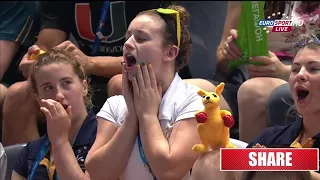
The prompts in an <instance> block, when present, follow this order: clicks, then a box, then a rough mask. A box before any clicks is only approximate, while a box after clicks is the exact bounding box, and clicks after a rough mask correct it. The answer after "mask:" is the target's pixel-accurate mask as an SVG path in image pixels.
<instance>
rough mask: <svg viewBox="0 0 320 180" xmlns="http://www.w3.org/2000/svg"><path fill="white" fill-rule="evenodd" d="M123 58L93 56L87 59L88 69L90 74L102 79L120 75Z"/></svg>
mask: <svg viewBox="0 0 320 180" xmlns="http://www.w3.org/2000/svg"><path fill="white" fill-rule="evenodd" d="M122 61H123V57H122V56H120V57H112V56H95V57H89V62H90V63H89V65H88V66H89V68H88V72H89V73H90V74H93V75H96V76H102V77H112V76H114V75H117V74H121V70H122V66H121V62H122Z"/></svg>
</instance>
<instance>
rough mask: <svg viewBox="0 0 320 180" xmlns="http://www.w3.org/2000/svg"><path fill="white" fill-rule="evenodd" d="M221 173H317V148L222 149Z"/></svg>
mask: <svg viewBox="0 0 320 180" xmlns="http://www.w3.org/2000/svg"><path fill="white" fill-rule="evenodd" d="M220 153H221V156H220V163H221V164H220V170H221V171H318V167H319V149H317V148H245V149H243V148H235V149H231V148H222V149H220Z"/></svg>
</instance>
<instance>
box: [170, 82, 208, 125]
mask: <svg viewBox="0 0 320 180" xmlns="http://www.w3.org/2000/svg"><path fill="white" fill-rule="evenodd" d="M199 89H200V88H198V87H196V86H193V85H190V84H187V83H185V82H183V83H181V84H180V86H179V87H178V88H177V90H176V92H175V94H174V95H173V97H171V98H172V99H174V100H173V101H174V107H173V108H174V118H173V119H175V121H179V120H183V119H188V118H193V117H194V113H195V112H196V111H198V110H200V109H203V108H204V106H203V104H202V98H201V97H200V96H199V95H198V91H199Z"/></svg>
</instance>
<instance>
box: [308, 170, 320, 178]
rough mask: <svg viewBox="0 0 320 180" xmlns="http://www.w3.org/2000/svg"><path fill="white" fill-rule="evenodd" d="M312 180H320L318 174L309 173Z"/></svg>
mask: <svg viewBox="0 0 320 180" xmlns="http://www.w3.org/2000/svg"><path fill="white" fill-rule="evenodd" d="M310 173H311V179H312V180H320V174H319V173H317V172H314V171H310Z"/></svg>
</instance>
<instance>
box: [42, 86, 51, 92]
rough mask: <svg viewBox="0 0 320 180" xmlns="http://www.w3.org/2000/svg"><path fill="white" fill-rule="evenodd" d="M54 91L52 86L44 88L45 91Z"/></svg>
mask: <svg viewBox="0 0 320 180" xmlns="http://www.w3.org/2000/svg"><path fill="white" fill-rule="evenodd" d="M51 89H52V86H45V87H44V88H43V90H44V91H50V90H51Z"/></svg>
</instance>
